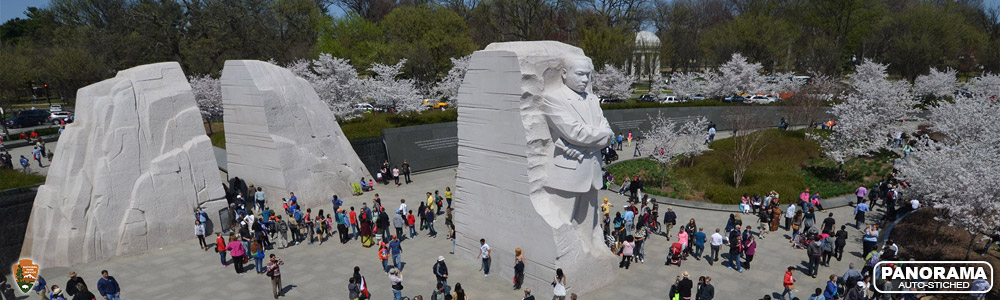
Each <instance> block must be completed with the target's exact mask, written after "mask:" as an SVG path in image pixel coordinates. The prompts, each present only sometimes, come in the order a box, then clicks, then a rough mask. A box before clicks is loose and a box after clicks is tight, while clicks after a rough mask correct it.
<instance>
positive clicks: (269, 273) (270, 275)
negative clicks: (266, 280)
mask: <svg viewBox="0 0 1000 300" xmlns="http://www.w3.org/2000/svg"><path fill="white" fill-rule="evenodd" d="M274 269H275V268H271V269H270V270H267V274H265V275H267V277H274Z"/></svg>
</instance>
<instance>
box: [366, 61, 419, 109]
mask: <svg viewBox="0 0 1000 300" xmlns="http://www.w3.org/2000/svg"><path fill="white" fill-rule="evenodd" d="M404 64H406V59H405V58H404V59H401V60H399V62H397V63H396V64H394V65H383V64H380V63H374V64H372V67H371V68H369V69H368V70H370V71H372V72H373V73H375V75H374V76H372V77H370V78H366V79H365V80H363V81H362V86H363V87H364V89H365V92H366V97H367V98H370V99H373V100H375V103H377V104H378V105H383V106H388V107H392V108H393V109H395V111H396V112H397V113H401V112H410V111H419V110H420V109H421V108H423V102H422V101H421V99H420V98H421V97H420V92H419V90H418V89H417V87H416V85H415V83H414V81H413V80H412V79H401V78H399V75H400V74H401V73H402V72H401V71H400V70H401V69H402V68H403V65H404Z"/></svg>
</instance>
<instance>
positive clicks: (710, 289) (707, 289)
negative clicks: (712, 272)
mask: <svg viewBox="0 0 1000 300" xmlns="http://www.w3.org/2000/svg"><path fill="white" fill-rule="evenodd" d="M697 299H698V300H712V299H715V287H714V286H712V277H705V284H703V285H702V286H701V288H700V289H698V297H697Z"/></svg>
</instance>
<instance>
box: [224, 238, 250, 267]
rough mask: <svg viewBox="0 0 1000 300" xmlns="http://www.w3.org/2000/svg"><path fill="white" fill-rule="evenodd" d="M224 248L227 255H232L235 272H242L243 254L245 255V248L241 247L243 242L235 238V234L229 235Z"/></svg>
mask: <svg viewBox="0 0 1000 300" xmlns="http://www.w3.org/2000/svg"><path fill="white" fill-rule="evenodd" d="M226 250H227V251H229V256H232V257H233V266H234V267H235V268H236V274H243V259H244V257H243V256H244V255H246V249H243V243H241V242H240V240H239V239H237V238H236V235H232V234H230V235H229V245H228V246H226Z"/></svg>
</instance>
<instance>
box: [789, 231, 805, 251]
mask: <svg viewBox="0 0 1000 300" xmlns="http://www.w3.org/2000/svg"><path fill="white" fill-rule="evenodd" d="M808 243H809V234H808V233H805V232H800V233H799V235H797V236H794V237H792V247H793V248H795V249H805V248H806V244H808Z"/></svg>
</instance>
